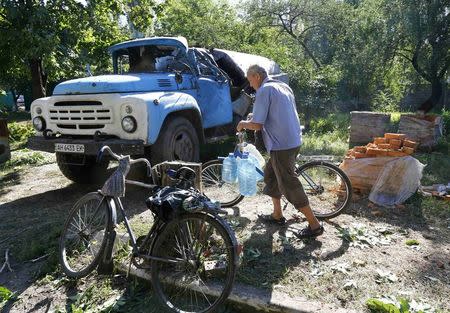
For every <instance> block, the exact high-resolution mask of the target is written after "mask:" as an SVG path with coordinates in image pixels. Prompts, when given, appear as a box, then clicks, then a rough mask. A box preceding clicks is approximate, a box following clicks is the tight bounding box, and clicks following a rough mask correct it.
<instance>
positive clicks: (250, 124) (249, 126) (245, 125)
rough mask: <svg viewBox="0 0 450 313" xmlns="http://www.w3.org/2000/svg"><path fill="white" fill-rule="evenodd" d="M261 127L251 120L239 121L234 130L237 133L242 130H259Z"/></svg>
mask: <svg viewBox="0 0 450 313" xmlns="http://www.w3.org/2000/svg"><path fill="white" fill-rule="evenodd" d="M262 127H263V125H262V124H259V123H254V122H252V121H251V120H250V121H240V122H239V124H237V126H236V130H237V131H238V132H240V131H242V130H243V129H250V130H261V129H262Z"/></svg>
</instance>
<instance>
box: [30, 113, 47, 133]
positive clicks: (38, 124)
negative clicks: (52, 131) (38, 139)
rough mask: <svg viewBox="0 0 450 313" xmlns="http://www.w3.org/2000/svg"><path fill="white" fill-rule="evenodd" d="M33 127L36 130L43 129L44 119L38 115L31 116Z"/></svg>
mask: <svg viewBox="0 0 450 313" xmlns="http://www.w3.org/2000/svg"><path fill="white" fill-rule="evenodd" d="M33 127H34V129H36V130H37V131H40V132H41V131H43V130H44V129H45V120H44V119H43V118H42V117H40V116H36V117H35V118H33Z"/></svg>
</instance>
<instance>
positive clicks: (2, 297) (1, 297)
mask: <svg viewBox="0 0 450 313" xmlns="http://www.w3.org/2000/svg"><path fill="white" fill-rule="evenodd" d="M13 298H14V293H13V292H12V291H11V290H9V289H8V288H6V287H3V286H0V309H1V308H2V306H3V305H4V304H5V303H6V302H8V301H9V300H12V299H13Z"/></svg>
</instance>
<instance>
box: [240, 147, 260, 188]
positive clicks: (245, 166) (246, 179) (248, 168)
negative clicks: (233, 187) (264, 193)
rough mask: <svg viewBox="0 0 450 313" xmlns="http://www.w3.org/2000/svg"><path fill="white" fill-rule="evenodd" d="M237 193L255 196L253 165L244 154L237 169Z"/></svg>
mask: <svg viewBox="0 0 450 313" xmlns="http://www.w3.org/2000/svg"><path fill="white" fill-rule="evenodd" d="M238 182H239V193H240V194H241V195H243V196H253V195H255V194H256V171H255V164H254V163H253V162H252V161H251V160H250V159H249V158H248V154H244V155H243V156H242V159H241V160H240V162H239V167H238Z"/></svg>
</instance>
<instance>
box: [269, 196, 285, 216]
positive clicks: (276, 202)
mask: <svg viewBox="0 0 450 313" xmlns="http://www.w3.org/2000/svg"><path fill="white" fill-rule="evenodd" d="M272 203H273V213H272V217H273V218H274V219H276V220H279V219H281V218H282V217H283V211H282V210H281V199H279V198H272Z"/></svg>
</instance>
